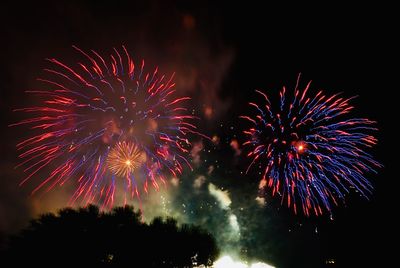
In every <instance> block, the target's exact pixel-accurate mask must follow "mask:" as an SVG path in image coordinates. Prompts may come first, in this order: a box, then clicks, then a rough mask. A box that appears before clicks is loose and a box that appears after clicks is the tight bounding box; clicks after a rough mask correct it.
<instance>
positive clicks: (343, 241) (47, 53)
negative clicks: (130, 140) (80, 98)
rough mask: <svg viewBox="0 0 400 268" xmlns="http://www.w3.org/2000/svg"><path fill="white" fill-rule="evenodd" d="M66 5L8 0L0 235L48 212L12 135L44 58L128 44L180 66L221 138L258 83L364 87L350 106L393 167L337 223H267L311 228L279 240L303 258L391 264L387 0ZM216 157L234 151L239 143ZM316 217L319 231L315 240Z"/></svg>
mask: <svg viewBox="0 0 400 268" xmlns="http://www.w3.org/2000/svg"><path fill="white" fill-rule="evenodd" d="M58 2H59V1H49V2H44V1H34V3H30V4H26V3H24V2H20V1H10V2H8V3H2V11H1V13H2V14H1V16H0V21H1V32H0V33H1V39H2V42H1V54H0V55H1V65H0V66H1V67H0V68H1V70H0V75H1V79H0V83H1V87H0V92H1V93H0V94H1V95H0V111H1V127H2V131H1V134H0V135H1V139H0V140H1V143H0V150H1V163H0V171H1V173H0V174H1V178H0V235H2V234H5V233H8V232H10V231H15V230H16V229H18V228H20V227H21V226H23V225H24V224H25V223H26V221H27V219H29V218H30V217H31V216H32V215H34V214H35V213H37V212H42V211H43V210H44V209H43V208H40V206H41V205H40V203H38V202H37V201H34V202H33V203H34V204H32V200H31V199H30V198H29V197H28V195H29V190H30V189H27V188H20V187H18V186H17V184H18V182H19V180H20V178H21V176H22V173H21V172H20V171H18V170H17V171H15V170H14V169H13V167H14V166H15V164H16V163H17V160H16V159H17V157H16V152H15V144H16V143H17V142H18V141H19V140H21V137H22V136H23V134H22V133H21V129H14V128H8V127H7V126H8V125H9V124H11V123H13V122H15V121H17V120H19V119H20V117H19V116H20V115H18V114H15V113H12V112H11V110H12V109H14V108H18V107H21V106H24V104H26V103H29V101H30V99H29V97H28V96H25V95H23V91H24V90H26V89H28V88H30V87H31V86H34V84H32V83H34V81H35V78H36V77H38V76H39V75H40V74H41V69H42V68H43V67H44V66H45V61H44V59H45V58H46V57H56V58H62V59H65V61H67V62H68V61H72V60H71V58H72V57H73V56H74V53H75V52H74V50H73V49H72V48H71V46H72V45H77V46H79V47H81V48H83V49H95V50H97V51H100V52H105V51H107V49H109V48H111V47H114V46H120V45H121V44H124V45H126V46H127V47H128V48H129V49H130V51H131V52H132V54H134V55H137V57H138V58H145V59H146V61H147V62H150V65H156V64H159V65H160V67H161V68H163V69H164V71H166V72H168V71H176V72H177V80H178V81H177V83H178V87H179V83H180V85H181V86H180V87H181V88H183V89H182V90H187V92H188V94H190V95H191V96H193V97H194V98H195V100H196V104H195V105H196V106H197V109H200V110H201V109H203V108H205V107H212V108H213V116H212V118H208V119H206V123H205V124H204V129H205V130H204V131H205V132H209V133H216V134H218V135H220V136H221V137H228V138H232V137H233V135H234V134H233V132H234V131H235V130H234V131H232V132H230V131H228V130H221V128H220V124H221V123H223V124H225V125H226V126H233V127H234V128H236V127H237V126H238V122H239V121H238V119H237V116H238V115H239V114H240V113H241V112H242V111H243V109H244V108H243V107H244V106H245V105H244V104H245V103H246V102H247V101H248V100H250V99H251V97H254V95H253V92H254V89H257V88H261V89H277V88H280V87H281V86H282V85H287V86H288V87H289V88H290V87H293V86H294V83H295V79H296V77H297V74H298V73H299V72H301V73H302V74H303V79H304V80H302V81H303V82H304V83H305V82H307V81H308V80H313V87H314V88H323V89H325V90H326V91H328V92H332V93H336V92H338V91H343V92H344V93H345V95H346V96H353V95H358V96H359V97H358V98H357V99H356V100H355V101H354V103H353V104H354V105H355V106H356V107H357V109H356V113H357V114H360V115H362V116H366V117H368V118H370V119H374V120H377V121H378V127H379V128H380V131H379V133H378V134H377V136H378V139H379V144H378V146H377V147H376V148H375V149H374V150H373V154H374V155H375V156H376V159H377V160H379V161H380V162H381V163H383V165H384V166H385V167H384V168H383V169H381V170H380V172H379V175H377V176H373V178H371V180H372V182H373V184H374V185H375V192H374V195H373V197H372V198H371V200H370V201H368V202H367V201H365V200H362V199H360V198H358V197H355V198H350V200H349V202H348V203H347V204H346V206H342V207H340V208H338V209H336V210H335V220H334V222H332V221H330V220H329V219H305V218H302V217H300V216H297V217H295V216H292V215H291V214H290V213H289V212H287V211H286V212H285V210H284V209H280V211H282V212H279V213H275V214H274V216H273V218H274V219H272V220H271V222H273V223H274V224H281V226H280V227H279V228H281V229H285V230H287V229H290V228H293V226H297V225H298V224H299V222H301V223H302V225H304V227H303V228H298V229H299V230H298V231H297V232H296V233H295V234H293V235H287V236H282V237H283V241H282V244H284V246H280V248H282V250H289V249H291V250H298V251H299V253H298V254H297V255H296V256H297V257H298V256H299V255H303V261H304V263H309V265H311V266H312V265H315V263H321V260H322V261H323V260H324V259H325V258H327V257H329V256H332V257H333V258H336V259H337V260H339V263H340V262H341V263H342V264H343V263H346V264H349V263H350V264H360V263H362V264H368V263H371V262H376V263H380V262H388V261H389V259H390V257H391V255H390V253H389V250H384V253H378V251H379V250H380V249H383V248H386V247H389V245H390V244H389V242H388V241H386V239H390V238H391V237H393V234H394V231H395V228H394V227H395V223H393V221H394V218H393V217H394V215H395V214H394V212H393V211H391V212H387V211H388V209H391V208H392V206H393V203H392V202H394V198H393V194H394V191H395V187H394V183H395V180H396V179H397V178H396V176H394V175H393V174H394V172H393V171H394V159H393V158H391V156H390V155H389V153H388V152H389V151H393V150H395V151H396V150H397V149H398V146H397V143H396V142H393V141H395V140H398V139H397V138H393V137H394V135H395V134H394V133H395V131H394V130H393V126H394V125H395V124H396V123H397V121H398V119H396V116H397V114H398V113H397V112H395V111H396V110H397V109H396V108H397V106H396V102H395V99H396V94H397V90H398V89H397V87H398V83H392V82H391V81H392V80H394V79H393V78H394V77H395V71H394V69H392V68H391V66H392V65H393V66H396V64H395V63H396V60H395V59H396V58H397V52H396V53H394V47H395V43H394V37H395V35H396V34H398V29H395V27H394V25H396V23H395V17H393V15H392V14H391V12H390V10H391V8H390V7H376V6H366V5H365V4H364V5H363V6H357V7H350V6H346V5H343V6H335V5H334V4H333V3H334V2H332V3H330V4H326V5H324V6H296V5H295V6H293V5H291V4H287V5H282V6H279V7H276V6H273V5H269V4H263V5H261V4H255V2H256V1H254V3H253V2H252V1H245V2H240V1H239V2H240V3H232V2H234V1H227V2H220V3H214V1H199V2H197V1H195V3H190V2H191V1H81V2H82V3H80V2H78V1H68V3H64V4H60V3H58ZM65 2H67V1H65ZM215 2H216V1H215ZM395 30H396V31H395ZM239 138H240V137H239ZM228 149H229V148H228ZM228 149H227V150H228ZM220 154H222V156H220V157H221V158H223V157H225V156H228V157H229V156H230V154H231V152H225V151H223V150H222V152H220ZM395 158H396V157H395ZM226 169H230V170H233V172H238V171H237V169H238V168H237V166H236V165H235V164H227V165H226ZM235 170H236V171H235ZM222 184H223V182H222ZM232 191H233V192H234V190H232ZM242 201H243V200H242ZM242 201H241V202H242ZM277 209H278V208H277V207H275V210H277ZM265 213H267V212H265ZM261 226H262V225H261ZM315 226H318V227H319V228H320V230H321V231H320V233H321V235H320V236H319V237H318V238H309V237H310V236H311V235H312V234H313V232H314V227H315ZM264 229H265V227H263V228H260V234H259V236H260V239H259V241H268V239H267V238H265V236H266V234H267V233H268V234H270V233H271V231H270V230H264ZM263 232H265V233H263ZM260 243H261V242H260ZM265 243H267V242H265ZM257 246H258V245H257ZM308 249H309V250H308ZM262 254H263V252H262V251H261V252H260V251H258V252H255V253H254V254H253V255H255V256H257V257H258V258H260V256H261V255H262ZM265 254H266V255H267V253H265ZM277 254H279V257H276V259H277V261H276V262H275V263H285V264H286V265H289V266H290V265H291V264H292V265H294V264H295V263H296V261H293V262H290V261H281V262H279V260H282V259H285V258H291V256H292V255H291V254H290V253H289V252H288V253H287V255H286V253H285V252H279V253H277ZM307 255H309V257H307ZM286 256H287V257H286ZM261 257H262V256H261ZM279 258H280V259H279ZM307 259H310V260H311V259H312V260H311V261H309V262H307V261H305V260H307ZM349 259H350V260H349ZM304 263H303V264H304ZM299 265H300V267H302V264H301V262H300V263H299ZM304 265H306V264H304ZM311 266H308V267H311ZM380 266H385V265H383V264H381V265H380Z"/></svg>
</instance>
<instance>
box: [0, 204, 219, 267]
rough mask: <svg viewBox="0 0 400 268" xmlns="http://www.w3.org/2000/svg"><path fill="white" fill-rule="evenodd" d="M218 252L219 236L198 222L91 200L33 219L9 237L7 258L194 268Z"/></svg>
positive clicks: (39, 262) (16, 262) (33, 264)
mask: <svg viewBox="0 0 400 268" xmlns="http://www.w3.org/2000/svg"><path fill="white" fill-rule="evenodd" d="M218 253H219V251H218V248H217V246H216V243H215V240H214V238H213V237H212V236H211V235H210V234H209V233H207V232H205V231H204V230H202V229H201V228H199V227H197V226H193V225H182V226H178V224H177V222H176V220H175V219H172V218H167V219H162V218H155V219H153V221H152V222H151V223H150V224H146V223H143V222H141V214H140V212H138V211H135V210H134V208H133V207H131V206H125V207H116V208H114V209H113V210H112V211H110V212H100V211H99V209H98V207H96V206H93V205H89V206H87V207H85V208H79V209H72V208H65V209H62V210H60V211H59V212H58V213H57V214H53V213H49V214H44V215H41V216H40V217H39V218H37V219H34V220H32V221H31V222H30V224H29V227H28V228H26V229H24V230H22V231H21V232H20V234H19V235H17V236H13V237H11V238H10V240H9V242H8V245H7V247H6V249H5V250H4V251H3V255H4V256H3V257H2V259H3V263H9V264H10V266H12V267H14V266H18V265H27V264H29V266H31V267H36V265H52V266H60V265H61V266H64V265H76V266H81V265H89V266H90V267H128V266H129V267H193V266H194V265H205V266H208V265H211V264H212V262H213V261H214V260H215V259H216V258H217V256H218Z"/></svg>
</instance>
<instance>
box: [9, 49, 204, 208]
mask: <svg viewBox="0 0 400 268" xmlns="http://www.w3.org/2000/svg"><path fill="white" fill-rule="evenodd" d="M74 49H76V50H77V51H78V52H79V54H80V55H81V59H80V61H79V62H78V63H76V64H73V66H70V65H67V64H65V63H63V62H61V61H59V60H57V59H53V58H51V59H47V60H48V61H49V62H50V63H49V64H50V65H51V68H47V69H44V72H45V75H44V78H39V79H38V80H39V82H40V83H42V86H41V89H37V90H29V91H27V92H28V93H29V94H33V95H35V96H36V97H37V98H38V103H37V104H36V105H33V106H31V107H28V108H22V109H17V111H23V112H25V113H27V114H28V116H27V118H26V119H25V120H22V121H21V122H19V123H16V124H13V126H16V125H25V126H29V133H30V134H31V136H30V137H29V138H27V139H25V140H23V141H22V142H20V143H19V144H18V145H17V150H18V151H20V152H21V153H20V155H19V157H20V158H21V159H22V162H21V164H20V165H19V166H23V167H25V169H24V172H26V173H27V176H26V178H25V179H24V180H23V181H22V182H21V185H22V184H24V183H25V182H27V181H29V180H30V179H32V178H33V177H39V178H40V179H41V181H40V183H38V185H37V187H36V188H35V189H34V190H33V192H32V193H35V192H37V191H38V190H40V189H43V190H45V191H49V190H51V189H53V188H54V187H56V186H62V185H64V184H65V183H66V182H69V183H74V184H73V185H74V186H75V187H76V190H75V192H74V194H73V195H72V198H71V200H70V202H71V203H74V202H76V201H77V200H81V201H83V202H86V203H89V202H92V203H100V204H102V205H104V206H111V205H112V204H113V200H114V194H115V191H116V189H117V188H118V187H117V185H121V182H120V181H124V183H123V185H124V189H125V202H126V196H131V197H132V198H133V197H134V196H139V194H140V191H141V190H142V189H144V191H146V192H147V191H148V185H149V184H151V185H153V186H154V187H155V188H158V187H159V185H160V182H161V183H164V182H165V178H164V175H163V174H165V173H166V172H167V174H168V173H170V174H172V175H174V176H177V175H179V174H180V173H181V172H182V170H183V168H184V166H189V167H190V164H189V161H188V160H187V159H186V155H187V153H188V152H189V151H190V147H191V143H190V142H189V140H188V138H189V135H191V134H197V135H200V136H203V137H205V136H204V135H202V134H200V133H199V132H197V131H196V126H195V125H194V124H193V120H194V119H196V117H195V116H193V115H192V114H191V111H188V110H187V108H185V107H183V106H182V105H183V104H184V103H185V102H186V101H187V100H189V99H190V98H189V97H176V92H175V91H176V90H175V89H174V85H175V84H174V82H173V77H174V74H172V75H171V76H169V77H167V76H165V75H160V74H159V73H158V68H155V69H154V71H152V72H147V71H146V70H145V67H144V66H145V64H144V61H141V63H140V64H139V65H135V63H134V61H133V60H132V59H131V56H130V55H129V53H128V52H127V50H126V49H125V47H124V46H123V47H122V49H121V51H118V50H117V49H114V50H113V52H112V54H111V55H110V57H109V60H107V59H106V58H103V57H102V56H100V54H98V53H97V52H95V51H90V52H89V53H86V52H85V51H83V50H81V49H79V48H77V47H74ZM190 168H191V167H190ZM35 175H36V176H35ZM71 181H73V182H71Z"/></svg>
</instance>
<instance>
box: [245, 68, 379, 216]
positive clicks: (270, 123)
mask: <svg viewBox="0 0 400 268" xmlns="http://www.w3.org/2000/svg"><path fill="white" fill-rule="evenodd" d="M299 80H300V75H299V77H298V79H297V83H296V87H295V89H294V92H293V94H290V93H288V92H286V88H285V87H283V89H282V90H281V91H280V93H279V100H278V101H276V102H273V101H272V99H271V100H270V99H269V96H267V94H265V93H264V92H262V91H259V90H257V91H256V92H257V93H258V94H259V96H260V97H261V100H262V101H260V102H257V103H254V102H250V103H249V104H250V106H251V107H252V108H254V112H255V113H256V114H255V116H241V118H243V119H245V120H246V121H248V122H249V124H250V128H248V129H246V130H245V131H244V134H245V135H246V137H247V140H246V141H245V142H244V144H243V145H244V147H246V148H247V149H248V152H247V157H249V158H250V161H251V163H250V165H249V166H248V169H247V172H248V171H249V169H250V168H251V167H255V166H257V167H259V168H260V169H261V172H260V174H261V176H262V178H261V181H260V184H259V187H260V190H261V192H264V190H265V189H266V188H271V189H272V195H273V196H275V195H279V196H280V198H281V202H282V203H283V202H286V203H287V206H288V207H291V208H292V209H293V211H294V212H295V213H297V212H298V209H297V206H298V205H300V206H301V209H302V211H303V212H304V214H305V215H307V216H309V215H310V214H315V215H321V214H323V212H324V211H328V212H329V211H331V210H332V205H333V204H335V205H338V203H339V201H344V199H345V195H346V194H347V193H348V192H349V191H350V189H351V188H354V190H355V191H357V192H359V193H360V194H361V195H362V196H364V197H366V198H368V196H369V195H370V193H371V190H372V185H371V183H370V182H369V181H368V179H367V178H366V177H365V175H366V174H367V173H369V172H376V169H377V168H379V167H380V166H381V165H380V164H379V163H378V162H377V161H375V160H374V159H373V157H372V156H371V155H370V154H369V153H368V152H366V150H367V149H368V148H370V147H372V146H374V145H375V144H376V142H377V139H376V138H375V137H374V136H373V135H371V134H370V133H371V132H374V131H376V130H377V128H376V127H375V126H374V125H375V123H376V122H374V121H371V120H368V119H365V118H353V117H352V116H351V111H352V110H353V106H351V104H350V100H351V99H353V98H344V97H341V96H340V94H335V95H333V96H327V95H325V94H324V93H323V92H322V91H319V92H317V93H316V94H311V93H308V91H309V88H310V84H311V82H309V83H308V84H307V85H306V87H305V88H304V89H303V90H301V89H299V88H298V87H299Z"/></svg>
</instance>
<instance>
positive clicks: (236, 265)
mask: <svg viewBox="0 0 400 268" xmlns="http://www.w3.org/2000/svg"><path fill="white" fill-rule="evenodd" d="M213 267H214V268H274V266H271V265H269V264H266V263H263V262H257V263H252V264H247V263H245V262H241V261H234V260H233V259H232V258H231V257H230V256H223V257H221V258H220V259H218V260H217V261H215V262H214V265H213Z"/></svg>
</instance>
